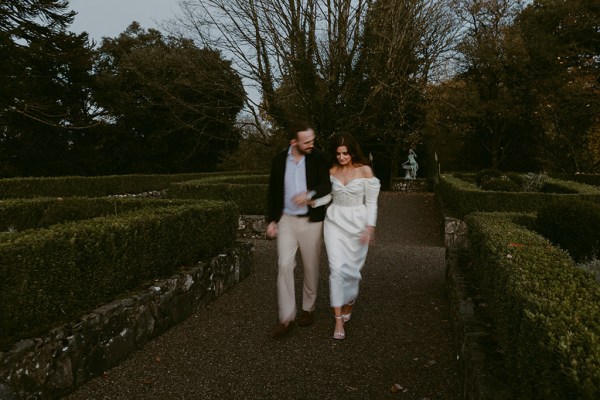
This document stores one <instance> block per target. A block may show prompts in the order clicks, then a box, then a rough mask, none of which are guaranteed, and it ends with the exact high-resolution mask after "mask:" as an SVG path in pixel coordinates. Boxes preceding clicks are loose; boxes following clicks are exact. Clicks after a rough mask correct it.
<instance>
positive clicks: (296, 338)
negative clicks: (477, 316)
mask: <svg viewBox="0 0 600 400" xmlns="http://www.w3.org/2000/svg"><path fill="white" fill-rule="evenodd" d="M379 207H380V208H379V220H378V228H377V232H376V235H377V238H376V242H375V244H373V245H372V247H371V249H370V250H369V256H368V257H367V263H366V265H365V267H364V269H363V281H362V284H361V293H360V296H359V298H358V300H357V303H356V306H355V307H354V311H353V314H352V320H351V321H350V322H348V324H347V326H346V335H347V337H346V339H345V340H343V341H334V340H333V339H332V338H331V335H332V333H333V327H334V319H333V316H332V312H331V310H330V309H329V307H328V298H329V296H328V278H327V277H328V268H327V261H326V255H325V252H323V261H322V270H321V271H322V273H321V282H320V286H319V297H318V299H317V310H316V311H315V323H314V324H313V325H311V326H309V327H305V328H301V327H298V326H296V327H295V328H294V330H293V331H292V332H291V333H290V335H289V336H287V337H286V338H284V339H280V340H273V339H271V337H270V331H271V330H272V328H273V327H274V326H275V323H276V322H277V301H276V277H277V261H276V249H275V242H274V241H267V240H262V239H259V240H255V241H254V243H255V253H254V257H255V272H254V274H253V275H251V276H250V277H248V278H247V279H246V280H244V281H243V282H241V283H240V284H239V285H237V286H236V287H235V288H233V289H232V290H230V291H229V292H227V293H225V294H224V295H223V296H222V297H220V298H218V299H217V300H215V301H214V302H213V303H211V304H210V305H209V306H207V307H206V308H204V309H202V310H199V311H198V313H197V314H196V315H194V316H192V317H191V318H189V319H188V320H186V321H184V322H183V323H181V324H180V325H178V326H176V327H174V328H172V329H171V330H169V331H168V332H166V333H165V334H163V335H161V336H160V337H158V338H156V339H154V340H153V341H151V342H150V343H148V344H147V345H146V346H145V347H144V348H143V349H141V350H140V351H138V352H136V353H135V354H133V355H131V356H130V357H129V358H128V359H126V360H125V361H124V362H123V363H122V364H121V365H119V366H117V367H115V368H113V369H112V370H110V371H108V372H106V373H105V374H104V376H102V377H99V378H96V379H94V380H92V381H90V382H88V383H87V384H86V385H84V386H83V387H81V388H80V389H79V390H78V391H77V392H75V393H72V394H71V395H70V396H68V397H66V398H67V399H70V400H78V399H82V400H83V399H85V400H90V399H115V400H116V399H127V400H131V399H332V400H333V399H418V400H425V399H430V400H433V399H444V400H454V399H460V398H461V397H460V382H459V375H458V364H457V361H456V355H455V354H454V351H453V344H452V343H453V337H452V329H451V324H450V321H449V307H448V301H447V298H446V295H445V291H444V253H445V248H444V247H443V239H442V225H441V222H440V219H439V217H438V216H437V214H436V211H435V206H434V200H433V195H432V194H429V193H392V192H382V193H381V195H380V200H379ZM296 278H297V280H296V293H297V303H298V304H300V298H299V296H300V288H301V282H302V268H301V263H300V262H299V266H298V268H296Z"/></svg>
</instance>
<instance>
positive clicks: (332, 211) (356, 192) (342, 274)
mask: <svg viewBox="0 0 600 400" xmlns="http://www.w3.org/2000/svg"><path fill="white" fill-rule="evenodd" d="M380 188H381V184H380V182H379V179H377V178H375V177H373V178H356V179H352V180H351V181H349V182H348V183H347V184H346V185H344V184H342V183H341V182H340V181H339V180H337V178H335V177H334V176H331V194H330V195H327V196H325V197H322V198H320V199H317V200H316V204H315V206H316V207H318V206H320V205H323V204H327V203H329V202H330V201H331V200H333V201H332V203H331V204H330V205H329V207H328V208H327V215H326V217H325V223H324V226H323V235H324V238H325V247H326V249H327V258H328V260H329V272H330V275H329V290H330V300H331V306H332V307H341V306H342V305H344V304H347V303H349V302H351V301H352V300H354V299H355V298H356V297H357V296H358V285H359V282H360V279H361V274H360V270H361V269H362V267H363V265H364V263H365V260H366V258H367V252H368V250H369V246H368V244H362V243H361V242H360V237H361V234H362V233H363V231H364V230H365V229H366V227H367V225H371V226H375V225H376V223H377V198H378V197H379V190H380Z"/></svg>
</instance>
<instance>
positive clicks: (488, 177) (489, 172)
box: [475, 169, 502, 187]
mask: <svg viewBox="0 0 600 400" xmlns="http://www.w3.org/2000/svg"><path fill="white" fill-rule="evenodd" d="M501 177H502V172H501V171H499V170H497V169H484V170H481V171H479V172H478V173H477V174H476V175H475V183H476V184H477V186H479V187H481V186H483V185H484V184H485V183H487V182H489V181H492V180H494V179H500V178H501Z"/></svg>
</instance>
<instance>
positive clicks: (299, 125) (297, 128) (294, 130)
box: [288, 120, 314, 140]
mask: <svg viewBox="0 0 600 400" xmlns="http://www.w3.org/2000/svg"><path fill="white" fill-rule="evenodd" d="M309 129H313V130H314V128H313V125H312V124H311V123H310V122H309V121H308V120H296V121H291V123H290V124H289V126H288V139H290V140H293V139H297V138H298V132H302V131H307V130H309Z"/></svg>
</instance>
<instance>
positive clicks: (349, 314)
mask: <svg viewBox="0 0 600 400" xmlns="http://www.w3.org/2000/svg"><path fill="white" fill-rule="evenodd" d="M355 301H356V299H354V300H352V301H351V302H350V303H347V304H346V305H344V307H348V306H350V312H349V313H347V314H342V320H343V321H344V322H348V321H350V318H352V306H353V305H354V302H355ZM344 307H343V308H342V310H343V309H344Z"/></svg>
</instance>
